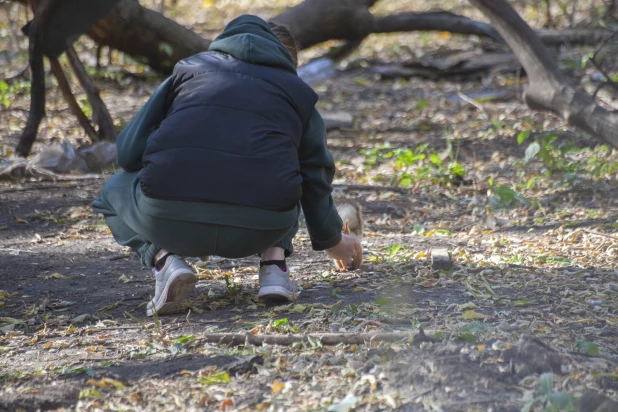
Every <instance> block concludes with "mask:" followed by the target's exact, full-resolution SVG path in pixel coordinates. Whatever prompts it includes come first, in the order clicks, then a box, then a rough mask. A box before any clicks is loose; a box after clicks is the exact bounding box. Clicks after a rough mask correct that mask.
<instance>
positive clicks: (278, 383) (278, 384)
mask: <svg viewBox="0 0 618 412" xmlns="http://www.w3.org/2000/svg"><path fill="white" fill-rule="evenodd" d="M283 388H285V383H283V382H281V381H280V380H279V379H275V380H274V381H273V393H279V392H281V389H283Z"/></svg>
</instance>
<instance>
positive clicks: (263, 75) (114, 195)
mask: <svg viewBox="0 0 618 412" xmlns="http://www.w3.org/2000/svg"><path fill="white" fill-rule="evenodd" d="M296 59H297V48H296V44H295V41H294V39H293V38H292V36H291V34H290V32H289V31H288V30H287V29H286V28H285V27H283V26H278V25H276V24H274V23H266V22H265V21H263V20H262V19H260V18H258V17H255V16H248V15H245V16H241V17H238V18H237V19H235V20H233V21H232V22H230V23H229V24H228V25H227V27H226V28H225V31H224V32H223V33H222V34H221V35H219V36H218V37H217V38H216V39H215V41H213V42H212V44H211V45H210V48H209V50H208V52H204V53H200V54H197V55H195V56H192V57H189V58H187V59H185V60H183V61H181V62H180V63H178V64H177V65H176V67H175V69H174V73H173V75H172V76H171V77H170V78H168V79H167V80H165V81H164V82H163V83H162V84H161V85H160V86H159V87H158V88H157V90H156V91H155V92H154V94H153V95H152V96H151V97H150V99H149V100H148V102H147V103H146V104H145V105H144V107H143V108H142V109H141V110H140V112H139V113H138V114H137V115H136V117H135V118H134V119H133V120H132V121H131V122H130V123H129V125H127V127H126V128H125V129H124V130H123V131H122V132H121V133H120V135H119V136H118V141H117V149H118V155H117V162H118V165H119V166H121V167H122V168H123V169H124V171H122V172H119V173H117V174H115V175H113V176H112V177H111V178H110V179H109V180H108V181H107V182H106V184H105V186H104V187H103V190H102V193H101V195H100V197H99V198H98V199H97V200H96V201H95V202H94V203H93V209H94V210H95V211H96V212H99V213H102V214H103V215H104V218H105V222H106V223H107V225H108V226H109V228H110V230H111V232H112V235H113V237H114V239H115V240H116V241H117V242H118V243H119V244H120V245H123V246H129V247H131V248H132V249H133V250H134V251H135V252H136V253H137V254H138V256H139V257H140V259H141V262H142V264H143V265H145V266H148V267H153V272H154V274H155V279H156V285H155V294H154V298H153V299H152V300H151V301H150V302H149V303H148V306H147V314H148V316H152V315H153V314H154V313H158V314H168V313H176V312H179V311H182V310H183V309H184V306H183V301H184V300H185V298H186V297H187V296H188V295H189V293H191V291H192V290H193V288H194V286H195V283H196V276H195V273H194V272H193V270H192V269H191V267H190V266H189V265H187V263H186V262H185V261H184V259H183V258H182V256H210V255H217V256H222V257H226V258H240V257H246V256H250V255H253V254H260V256H261V261H260V272H259V283H260V290H259V293H258V297H261V298H265V299H288V300H289V299H292V298H293V296H294V294H295V293H296V292H297V290H298V288H297V286H296V285H295V284H294V283H293V282H292V281H291V280H290V274H289V269H288V266H287V264H286V261H285V259H286V257H288V256H290V255H291V254H292V252H293V249H292V239H293V238H294V236H295V234H296V232H297V230H298V216H299V213H300V209H301V206H302V209H303V211H304V215H305V220H306V222H307V228H308V231H309V235H310V237H311V244H312V247H313V249H314V250H317V251H321V250H325V251H327V253H328V255H329V256H330V257H331V258H335V259H341V260H346V261H347V260H349V259H351V258H353V257H354V255H355V254H356V253H357V250H359V249H360V245H359V244H358V241H357V240H356V239H355V238H353V237H351V236H347V235H342V233H341V229H342V221H341V218H340V217H339V215H338V213H337V210H336V209H335V206H334V204H333V199H332V197H331V191H332V188H331V183H332V179H333V176H334V173H335V165H334V162H333V159H332V156H331V154H330V152H329V151H328V148H327V146H326V131H325V128H324V123H323V121H322V119H321V117H320V115H319V114H318V112H317V110H316V109H315V104H316V102H317V95H316V94H315V93H314V92H313V90H312V89H311V88H310V87H309V86H307V85H306V84H305V83H304V82H303V81H302V80H300V79H299V77H298V76H297V73H296V67H297V61H296Z"/></svg>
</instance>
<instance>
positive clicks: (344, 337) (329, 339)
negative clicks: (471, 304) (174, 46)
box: [196, 329, 437, 346]
mask: <svg viewBox="0 0 618 412" xmlns="http://www.w3.org/2000/svg"><path fill="white" fill-rule="evenodd" d="M403 340H406V341H407V342H409V343H413V344H418V343H420V342H429V341H437V339H435V338H432V337H428V336H426V335H425V332H424V331H423V330H422V329H421V330H420V331H419V333H417V334H416V335H414V337H413V336H412V333H411V332H386V333H384V332H382V333H310V334H306V335H252V334H250V333H247V334H243V333H211V334H207V335H205V336H204V337H202V338H199V339H196V341H200V342H207V343H218V344H221V345H244V344H246V343H248V344H251V345H256V346H260V345H263V344H267V345H282V346H287V345H291V344H293V343H296V342H309V341H315V342H319V343H321V344H322V345H338V344H341V343H343V344H346V345H363V344H366V343H371V342H399V341H403Z"/></svg>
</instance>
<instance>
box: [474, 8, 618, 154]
mask: <svg viewBox="0 0 618 412" xmlns="http://www.w3.org/2000/svg"><path fill="white" fill-rule="evenodd" d="M470 3H472V4H473V5H474V6H476V7H477V8H479V9H480V10H481V11H482V12H483V13H484V14H485V15H486V16H487V18H488V19H489V20H490V21H491V23H492V25H493V26H494V27H495V28H496V30H497V31H498V32H499V33H500V35H501V36H502V37H503V38H504V39H505V40H506V42H507V44H508V45H509V47H510V48H511V50H513V52H514V53H515V55H516V56H517V58H518V60H519V62H520V63H521V65H522V66H523V67H524V69H525V70H526V74H527V75H528V78H529V79H530V84H529V87H528V89H527V90H526V92H525V93H524V100H525V102H526V104H527V105H528V107H530V108H531V109H536V110H544V111H551V112H554V113H556V114H557V115H559V116H560V117H561V118H563V119H564V120H565V121H567V122H568V123H569V124H570V125H572V126H576V127H579V128H580V129H582V130H584V131H586V132H588V133H590V134H592V135H594V136H596V137H598V138H600V139H602V140H604V141H605V142H606V143H608V144H610V145H612V146H614V147H618V115H617V114H615V113H612V112H610V111H608V110H606V109H605V108H603V107H601V106H599V105H598V104H597V103H596V102H595V101H594V100H593V99H592V98H591V97H590V96H588V95H587V94H585V93H583V92H581V91H579V90H577V89H575V88H574V87H573V86H572V85H571V84H570V83H569V81H568V79H567V78H566V77H565V76H564V75H563V74H562V73H561V72H560V70H559V69H558V66H557V64H556V63H555V61H554V60H553V58H552V56H551V54H550V53H549V51H548V50H547V48H546V47H545V46H544V45H543V43H541V41H540V40H539V38H538V37H537V36H536V34H535V33H534V31H533V30H532V29H531V28H530V26H528V24H527V23H526V22H525V21H524V20H523V19H522V18H521V17H520V16H519V14H517V12H516V11H515V10H514V9H513V8H512V7H511V6H510V5H509V3H508V2H507V1H506V0H470Z"/></svg>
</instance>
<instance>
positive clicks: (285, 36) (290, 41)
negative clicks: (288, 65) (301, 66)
mask: <svg viewBox="0 0 618 412" xmlns="http://www.w3.org/2000/svg"><path fill="white" fill-rule="evenodd" d="M268 26H269V27H270V30H271V31H272V32H273V33H274V35H275V36H277V38H278V39H279V41H280V42H281V43H283V45H284V46H285V47H286V48H287V49H288V51H289V52H290V54H291V55H292V60H293V61H294V67H298V49H299V46H298V43H297V42H296V40H295V39H294V36H292V33H290V29H288V27H287V26H284V25H282V24H278V23H275V22H272V21H269V22H268Z"/></svg>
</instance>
